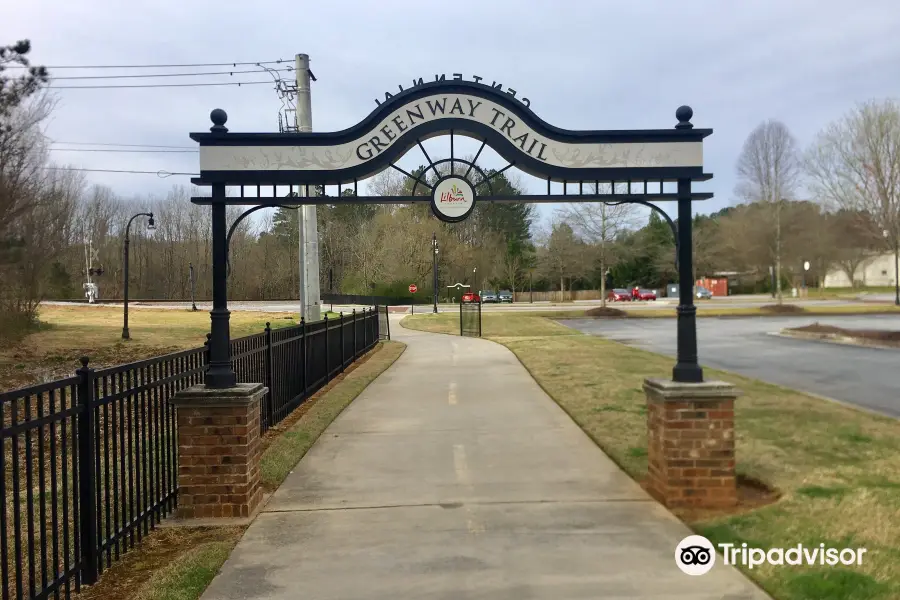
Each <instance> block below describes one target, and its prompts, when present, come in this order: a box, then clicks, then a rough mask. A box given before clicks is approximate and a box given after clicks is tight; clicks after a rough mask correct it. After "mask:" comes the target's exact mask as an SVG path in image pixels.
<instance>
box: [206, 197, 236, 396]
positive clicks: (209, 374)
mask: <svg viewBox="0 0 900 600" xmlns="http://www.w3.org/2000/svg"><path fill="white" fill-rule="evenodd" d="M212 200H213V204H212V246H213V247H212V277H213V285H212V288H213V290H212V291H213V307H212V310H211V311H210V313H209V317H210V334H211V337H210V340H209V366H208V367H207V369H206V387H208V388H213V389H223V388H230V387H234V386H235V384H236V383H237V376H236V375H235V372H234V368H233V367H232V366H231V332H230V321H231V313H230V312H229V311H228V273H227V264H226V263H227V260H228V256H227V253H228V249H227V247H226V243H225V236H226V235H227V231H228V230H227V228H226V226H225V225H226V223H225V184H224V183H216V184H213V186H212Z"/></svg>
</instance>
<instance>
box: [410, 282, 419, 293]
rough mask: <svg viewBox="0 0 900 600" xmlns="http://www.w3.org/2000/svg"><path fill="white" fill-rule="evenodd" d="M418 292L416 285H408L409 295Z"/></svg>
mask: <svg viewBox="0 0 900 600" xmlns="http://www.w3.org/2000/svg"><path fill="white" fill-rule="evenodd" d="M418 291H419V287H418V286H417V285H416V284H414V283H411V284H409V293H410V294H415V293H416V292H418Z"/></svg>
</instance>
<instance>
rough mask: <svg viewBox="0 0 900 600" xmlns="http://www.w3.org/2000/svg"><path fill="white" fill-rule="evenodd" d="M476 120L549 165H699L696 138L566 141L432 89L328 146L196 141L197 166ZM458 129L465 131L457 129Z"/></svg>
mask: <svg viewBox="0 0 900 600" xmlns="http://www.w3.org/2000/svg"><path fill="white" fill-rule="evenodd" d="M447 118H455V119H463V120H467V121H473V122H477V123H480V124H481V125H484V126H486V127H490V128H491V129H493V130H495V131H496V132H497V133H499V134H500V135H502V136H503V137H504V138H505V139H506V140H507V141H508V142H509V143H510V144H512V145H514V146H516V147H517V148H518V149H519V150H520V151H521V152H523V153H525V154H527V155H528V156H530V157H531V158H533V159H535V160H537V161H540V162H543V163H545V164H547V165H551V166H555V167H565V168H574V169H584V168H628V167H701V166H703V143H702V142H699V141H698V142H646V143H568V142H560V141H556V140H551V139H549V138H547V137H545V136H542V135H541V134H539V133H538V132H536V131H535V130H534V129H532V128H531V127H529V126H528V125H526V124H525V123H523V122H522V121H521V120H520V119H519V117H518V116H517V115H515V114H512V113H511V111H510V110H509V109H508V108H506V107H505V106H502V105H500V104H497V103H495V102H492V101H491V100H488V99H486V98H482V97H480V96H475V95H470V94H460V93H450V94H433V95H430V96H426V97H424V98H420V99H417V100H410V101H409V102H407V103H406V104H404V105H403V106H401V107H399V108H397V109H395V110H393V111H392V112H391V113H390V114H389V115H388V116H387V117H385V118H384V119H383V120H382V121H381V122H380V123H378V124H376V125H375V126H374V128H372V129H370V130H369V131H367V132H365V133H362V134H360V136H359V137H358V138H356V139H354V140H352V141H349V142H345V143H343V144H335V145H329V146H201V147H200V169H201V170H202V171H280V170H301V171H303V170H338V169H347V168H351V167H356V166H359V165H362V164H364V163H366V162H368V161H370V160H372V159H373V158H375V157H377V156H379V155H380V154H382V153H383V152H385V151H386V150H388V149H389V148H391V146H393V145H394V144H395V143H397V140H398V139H399V138H400V136H402V135H405V134H406V133H408V132H410V131H414V130H415V129H416V128H417V127H420V126H421V125H423V124H425V123H430V122H433V121H436V120H440V119H447ZM459 133H460V134H461V135H465V132H462V131H460V132H459Z"/></svg>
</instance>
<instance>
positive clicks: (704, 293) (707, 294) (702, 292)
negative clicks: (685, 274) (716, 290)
mask: <svg viewBox="0 0 900 600" xmlns="http://www.w3.org/2000/svg"><path fill="white" fill-rule="evenodd" d="M694 295H695V296H696V297H697V300H712V297H713V294H712V292H711V291H709V290H708V289H706V288H705V287H703V286H699V285H698V286H697V288H696V289H695V290H694Z"/></svg>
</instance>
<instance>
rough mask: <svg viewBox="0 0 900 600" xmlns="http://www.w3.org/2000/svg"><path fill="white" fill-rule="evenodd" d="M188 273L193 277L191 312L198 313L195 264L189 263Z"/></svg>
mask: <svg viewBox="0 0 900 600" xmlns="http://www.w3.org/2000/svg"><path fill="white" fill-rule="evenodd" d="M188 271H189V272H190V275H191V310H192V311H194V312H196V311H197V302H196V300H195V299H194V263H188Z"/></svg>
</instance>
